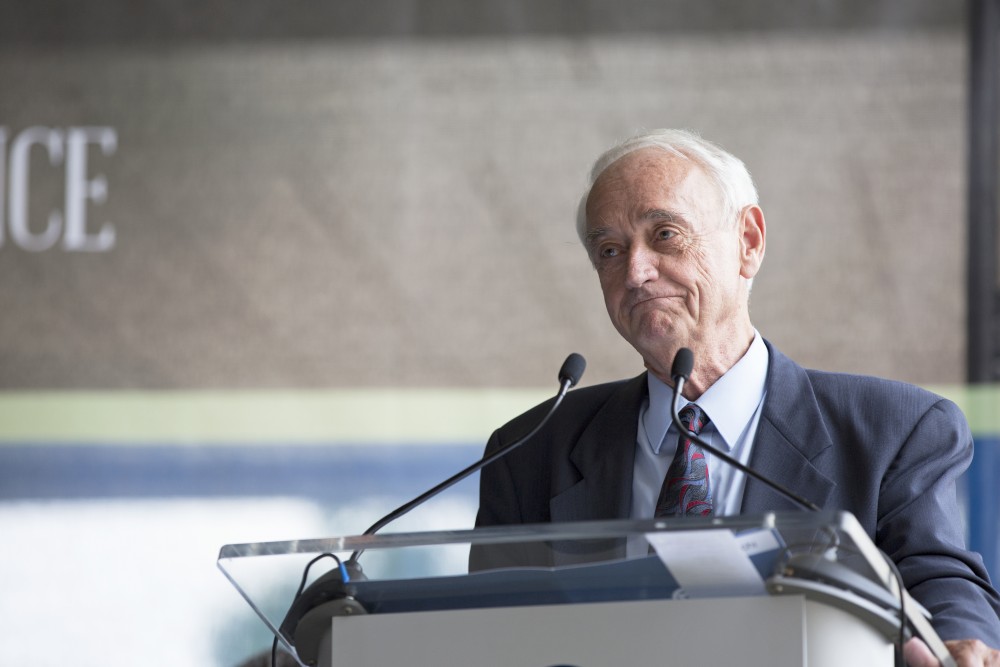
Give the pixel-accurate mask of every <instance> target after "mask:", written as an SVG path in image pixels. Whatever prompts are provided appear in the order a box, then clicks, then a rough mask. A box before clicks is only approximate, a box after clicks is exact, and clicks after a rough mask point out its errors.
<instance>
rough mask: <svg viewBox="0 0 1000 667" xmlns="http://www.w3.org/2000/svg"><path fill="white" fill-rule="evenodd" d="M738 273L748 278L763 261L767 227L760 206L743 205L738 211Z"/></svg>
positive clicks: (753, 274)
mask: <svg viewBox="0 0 1000 667" xmlns="http://www.w3.org/2000/svg"><path fill="white" fill-rule="evenodd" d="M737 224H738V225H739V234H740V275H741V276H742V277H744V278H746V279H747V280H750V279H751V278H753V277H754V276H755V275H757V272H758V271H759V270H760V265H761V264H762V263H763V261H764V246H765V241H766V236H767V227H766V225H765V224H764V211H762V210H760V206H757V205H752V206H745V207H744V208H743V210H742V211H740V220H739V222H738V223H737Z"/></svg>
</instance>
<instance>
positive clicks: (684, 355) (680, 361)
mask: <svg viewBox="0 0 1000 667" xmlns="http://www.w3.org/2000/svg"><path fill="white" fill-rule="evenodd" d="M693 370H694V353H693V352H691V350H689V349H688V348H686V347H682V348H681V349H679V350H677V354H676V356H674V363H673V365H672V366H671V367H670V376H671V378H672V379H673V381H674V397H673V400H672V401H671V404H670V417H671V420H672V421H673V423H674V425H675V426H676V427H677V428H678V429H679V430H680V432H681V433H686V434H687V437H688V438H690V439H691V440H692V441H694V442H696V443H698V445H700V446H701V447H702V448H704V449H706V450H708V451H709V452H711V453H712V455H713V456H715V457H717V458H719V459H721V460H722V461H725V462H726V463H728V464H729V465H731V466H733V467H734V468H736V469H737V470H740V471H741V472H743V473H745V474H747V475H749V476H751V477H753V478H754V479H756V480H759V481H761V482H763V483H764V484H767V485H768V486H769V487H771V488H772V489H774V490H775V491H777V492H778V493H780V494H781V495H783V496H784V497H785V498H788V499H789V500H791V501H792V502H794V503H795V504H796V505H798V506H799V507H802V508H803V509H807V510H811V511H813V512H819V511H820V508H819V506H818V505H816V504H815V503H813V502H812V501H810V500H808V499H806V498H803V497H802V496H800V495H798V494H797V493H793V492H792V491H790V490H789V489H787V488H785V487H784V486H782V485H781V484H778V483H777V482H775V481H774V480H772V479H770V478H768V477H765V476H764V475H762V474H760V473H759V472H757V471H756V470H754V469H753V468H751V467H750V466H747V465H744V464H743V463H742V462H740V461H738V460H736V459H734V458H733V457H732V456H730V455H729V454H726V453H725V452H722V451H719V450H718V449H716V448H715V447H713V446H712V445H710V444H708V443H707V442H705V440H703V439H702V438H701V437H700V436H698V435H696V434H694V433H692V432H691V431H689V430H688V429H687V428H686V427H685V426H684V424H683V422H681V416H680V407H679V406H680V400H681V391H683V389H684V383H685V382H687V381H688V379H689V378H690V377H691V372H692V371H693Z"/></svg>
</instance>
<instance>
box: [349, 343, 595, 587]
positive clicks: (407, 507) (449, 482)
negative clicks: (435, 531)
mask: <svg viewBox="0 0 1000 667" xmlns="http://www.w3.org/2000/svg"><path fill="white" fill-rule="evenodd" d="M586 368H587V360H586V359H584V358H583V357H582V356H581V355H579V354H577V353H576V352H573V353H572V354H570V355H569V356H568V357H566V361H564V362H563V365H562V367H561V368H560V369H559V392H558V393H557V394H556V398H555V402H554V403H553V404H552V407H551V408H549V411H548V412H547V413H545V416H544V417H542V420H541V421H540V422H538V425H537V426H535V428H533V429H532V430H531V431H530V432H529V433H528V434H527V435H525V436H523V437H521V438H519V439H518V440H515V441H514V442H512V443H510V444H509V445H504V446H503V447H501V448H500V449H498V450H497V451H495V452H493V453H492V454H490V455H489V456H486V457H484V458H482V459H480V460H479V461H476V462H475V463H473V464H472V465H470V466H469V467H467V468H465V469H464V470H461V471H460V472H458V473H455V474H454V475H452V476H451V477H449V478H448V479H446V480H445V481H443V482H441V483H440V484H438V485H437V486H435V487H434V488H433V489H430V490H429V491H425V492H424V493H422V494H420V495H419V496H417V497H416V498H414V499H413V500H411V501H410V502H408V503H406V504H404V505H401V506H400V507H397V508H396V509H394V510H393V511H391V512H389V513H388V514H386V515H385V516H384V517H382V518H381V519H379V520H378V521H376V522H375V523H373V524H372V525H371V526H370V527H369V528H368V530H366V531H365V532H364V533H362V535H374V534H375V533H376V532H377V531H379V530H381V529H382V528H384V527H385V526H386V525H388V524H390V523H392V522H393V521H395V520H396V519H398V518H400V517H401V516H403V515H404V514H407V513H409V512H410V511H411V510H413V509H415V508H416V507H418V506H420V505H423V504H424V503H425V502H427V501H428V500H430V499H431V498H433V497H434V496H436V495H437V494H439V493H441V492H442V491H444V490H445V489H447V488H449V487H451V486H453V485H455V484H457V483H458V482H460V481H462V480H463V479H465V478H466V477H468V476H469V475H471V474H472V473H474V472H478V471H479V470H480V469H482V468H484V467H486V466H488V465H489V464H491V463H493V462H494V461H496V460H497V459H499V458H502V457H504V456H506V455H507V454H508V453H510V452H512V451H513V450H515V449H517V448H518V447H520V446H521V445H523V444H524V443H525V442H527V441H528V440H529V439H530V438H531V436H533V435H535V433H538V431H539V429H541V428H542V427H543V426H545V423H546V422H547V421H548V420H549V417H551V416H552V415H553V414H554V413H555V411H556V408H558V407H559V404H560V403H562V400H563V397H564V396H566V392H567V391H569V390H570V389H571V388H573V387H575V386H576V384H577V383H578V382H579V381H580V378H581V377H583V371H584V370H586ZM362 553H364V550H363V549H362V550H358V551H355V552H354V553H353V554H351V557H350V558H349V559H348V560H347V563H345V565H346V567H347V569H348V572H352V570H353V571H356V572H360V571H361V566H360V565H358V558H359V557H360V556H361V554H362ZM352 576H353V575H352Z"/></svg>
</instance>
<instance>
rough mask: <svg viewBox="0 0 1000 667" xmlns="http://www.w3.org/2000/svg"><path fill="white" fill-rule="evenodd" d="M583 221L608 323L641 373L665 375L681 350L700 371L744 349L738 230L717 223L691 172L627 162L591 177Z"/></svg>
mask: <svg viewBox="0 0 1000 667" xmlns="http://www.w3.org/2000/svg"><path fill="white" fill-rule="evenodd" d="M586 214H587V246H588V251H589V253H590V257H591V260H592V261H593V263H594V266H595V268H596V269H597V274H598V276H599V278H600V282H601V289H602V290H603V292H604V302H605V304H606V306H607V309H608V314H609V315H610V316H611V321H612V322H613V323H614V325H615V328H616V329H617V330H618V332H619V333H620V334H621V335H622V336H623V337H624V338H625V339H626V340H627V341H628V342H629V343H631V344H632V346H633V347H635V348H636V350H638V351H639V353H640V354H642V356H643V358H644V359H645V360H646V365H647V366H648V367H650V368H651V369H653V370H654V371H655V370H660V371H664V370H665V369H669V368H670V365H671V363H672V361H673V357H674V355H675V354H676V352H677V350H678V349H679V348H681V347H689V348H691V350H692V351H693V352H694V353H695V358H696V360H697V359H701V360H703V361H705V362H708V361H709V360H710V359H713V358H717V357H719V356H720V355H722V356H724V354H725V351H726V346H732V345H733V344H734V342H736V341H738V343H742V344H748V341H747V340H742V337H743V336H745V334H746V330H747V327H749V315H748V312H747V304H746V301H747V299H748V286H747V282H746V281H745V280H743V279H741V274H743V273H745V271H744V262H743V260H742V258H741V232H740V230H739V225H736V224H734V222H735V221H731V220H723V219H722V215H723V214H722V200H721V195H720V193H719V192H718V189H717V188H716V187H715V185H714V184H713V183H712V181H711V180H709V178H708V177H707V176H706V175H705V174H704V172H703V171H702V170H701V169H700V168H699V167H698V166H697V165H696V164H695V163H693V162H691V161H689V160H685V159H683V158H680V157H677V156H674V155H671V154H670V153H667V152H666V151H663V150H661V149H658V148H646V149H642V150H638V151H635V152H633V153H630V154H628V155H626V156H625V157H623V158H621V159H620V160H618V161H617V162H615V163H613V164H612V165H611V166H609V167H608V168H607V169H605V171H604V172H603V173H602V174H601V175H600V176H599V177H598V179H597V181H596V182H595V183H594V186H593V188H592V189H591V192H590V196H589V197H588V198H587V204H586ZM746 277H752V274H751V275H750V276H746ZM744 349H745V348H744ZM661 375H662V373H661Z"/></svg>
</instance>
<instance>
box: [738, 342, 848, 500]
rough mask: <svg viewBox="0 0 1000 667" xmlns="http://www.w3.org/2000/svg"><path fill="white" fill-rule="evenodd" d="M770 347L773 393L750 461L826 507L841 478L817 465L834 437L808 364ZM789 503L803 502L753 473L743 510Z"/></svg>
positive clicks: (769, 382) (769, 390)
mask: <svg viewBox="0 0 1000 667" xmlns="http://www.w3.org/2000/svg"><path fill="white" fill-rule="evenodd" d="M765 342H766V341H765ZM767 349H768V354H769V361H768V371H767V385H766V386H767V397H766V398H765V399H764V410H763V413H762V414H761V418H760V424H759V426H758V428H757V434H756V436H755V438H754V445H753V453H752V454H751V456H750V466H751V467H752V468H753V469H754V470H757V471H758V472H760V473H761V474H762V475H764V476H766V477H768V478H769V479H772V480H774V481H776V482H778V483H780V484H782V485H783V486H786V487H787V488H788V489H789V490H790V491H792V492H794V493H796V494H798V495H800V496H802V497H804V498H807V499H809V500H811V501H812V502H814V503H815V504H817V505H819V506H820V507H823V506H824V505H825V504H826V503H827V500H828V499H829V497H830V495H831V494H832V493H833V490H834V488H835V487H836V483H835V482H834V481H833V480H831V479H830V478H829V477H827V476H826V475H825V474H823V472H822V471H821V470H820V469H819V468H818V467H816V461H817V459H819V458H820V457H821V456H822V454H823V452H824V451H826V450H827V449H828V448H830V447H832V446H833V440H832V439H831V437H830V434H829V431H828V430H827V428H826V424H825V423H824V421H823V417H822V414H821V413H820V410H819V405H818V403H817V401H816V396H815V394H814V392H813V389H812V384H811V382H810V381H809V376H808V375H807V374H806V372H805V370H804V369H803V368H802V367H800V366H799V365H798V364H796V363H795V362H793V361H792V360H791V359H789V358H788V357H786V356H785V355H783V354H782V353H781V352H779V351H778V350H776V349H774V347H773V346H771V344H770V343H767ZM786 509H800V508H799V507H798V505H796V504H795V503H794V502H793V501H791V500H789V499H787V498H785V497H784V496H782V495H781V494H780V493H778V492H777V491H775V490H773V489H771V488H770V487H769V486H767V485H766V484H764V483H763V482H759V481H758V480H755V479H753V478H748V479H747V485H746V490H745V492H744V494H743V506H742V513H743V514H759V513H761V512H767V511H772V510H786Z"/></svg>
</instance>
